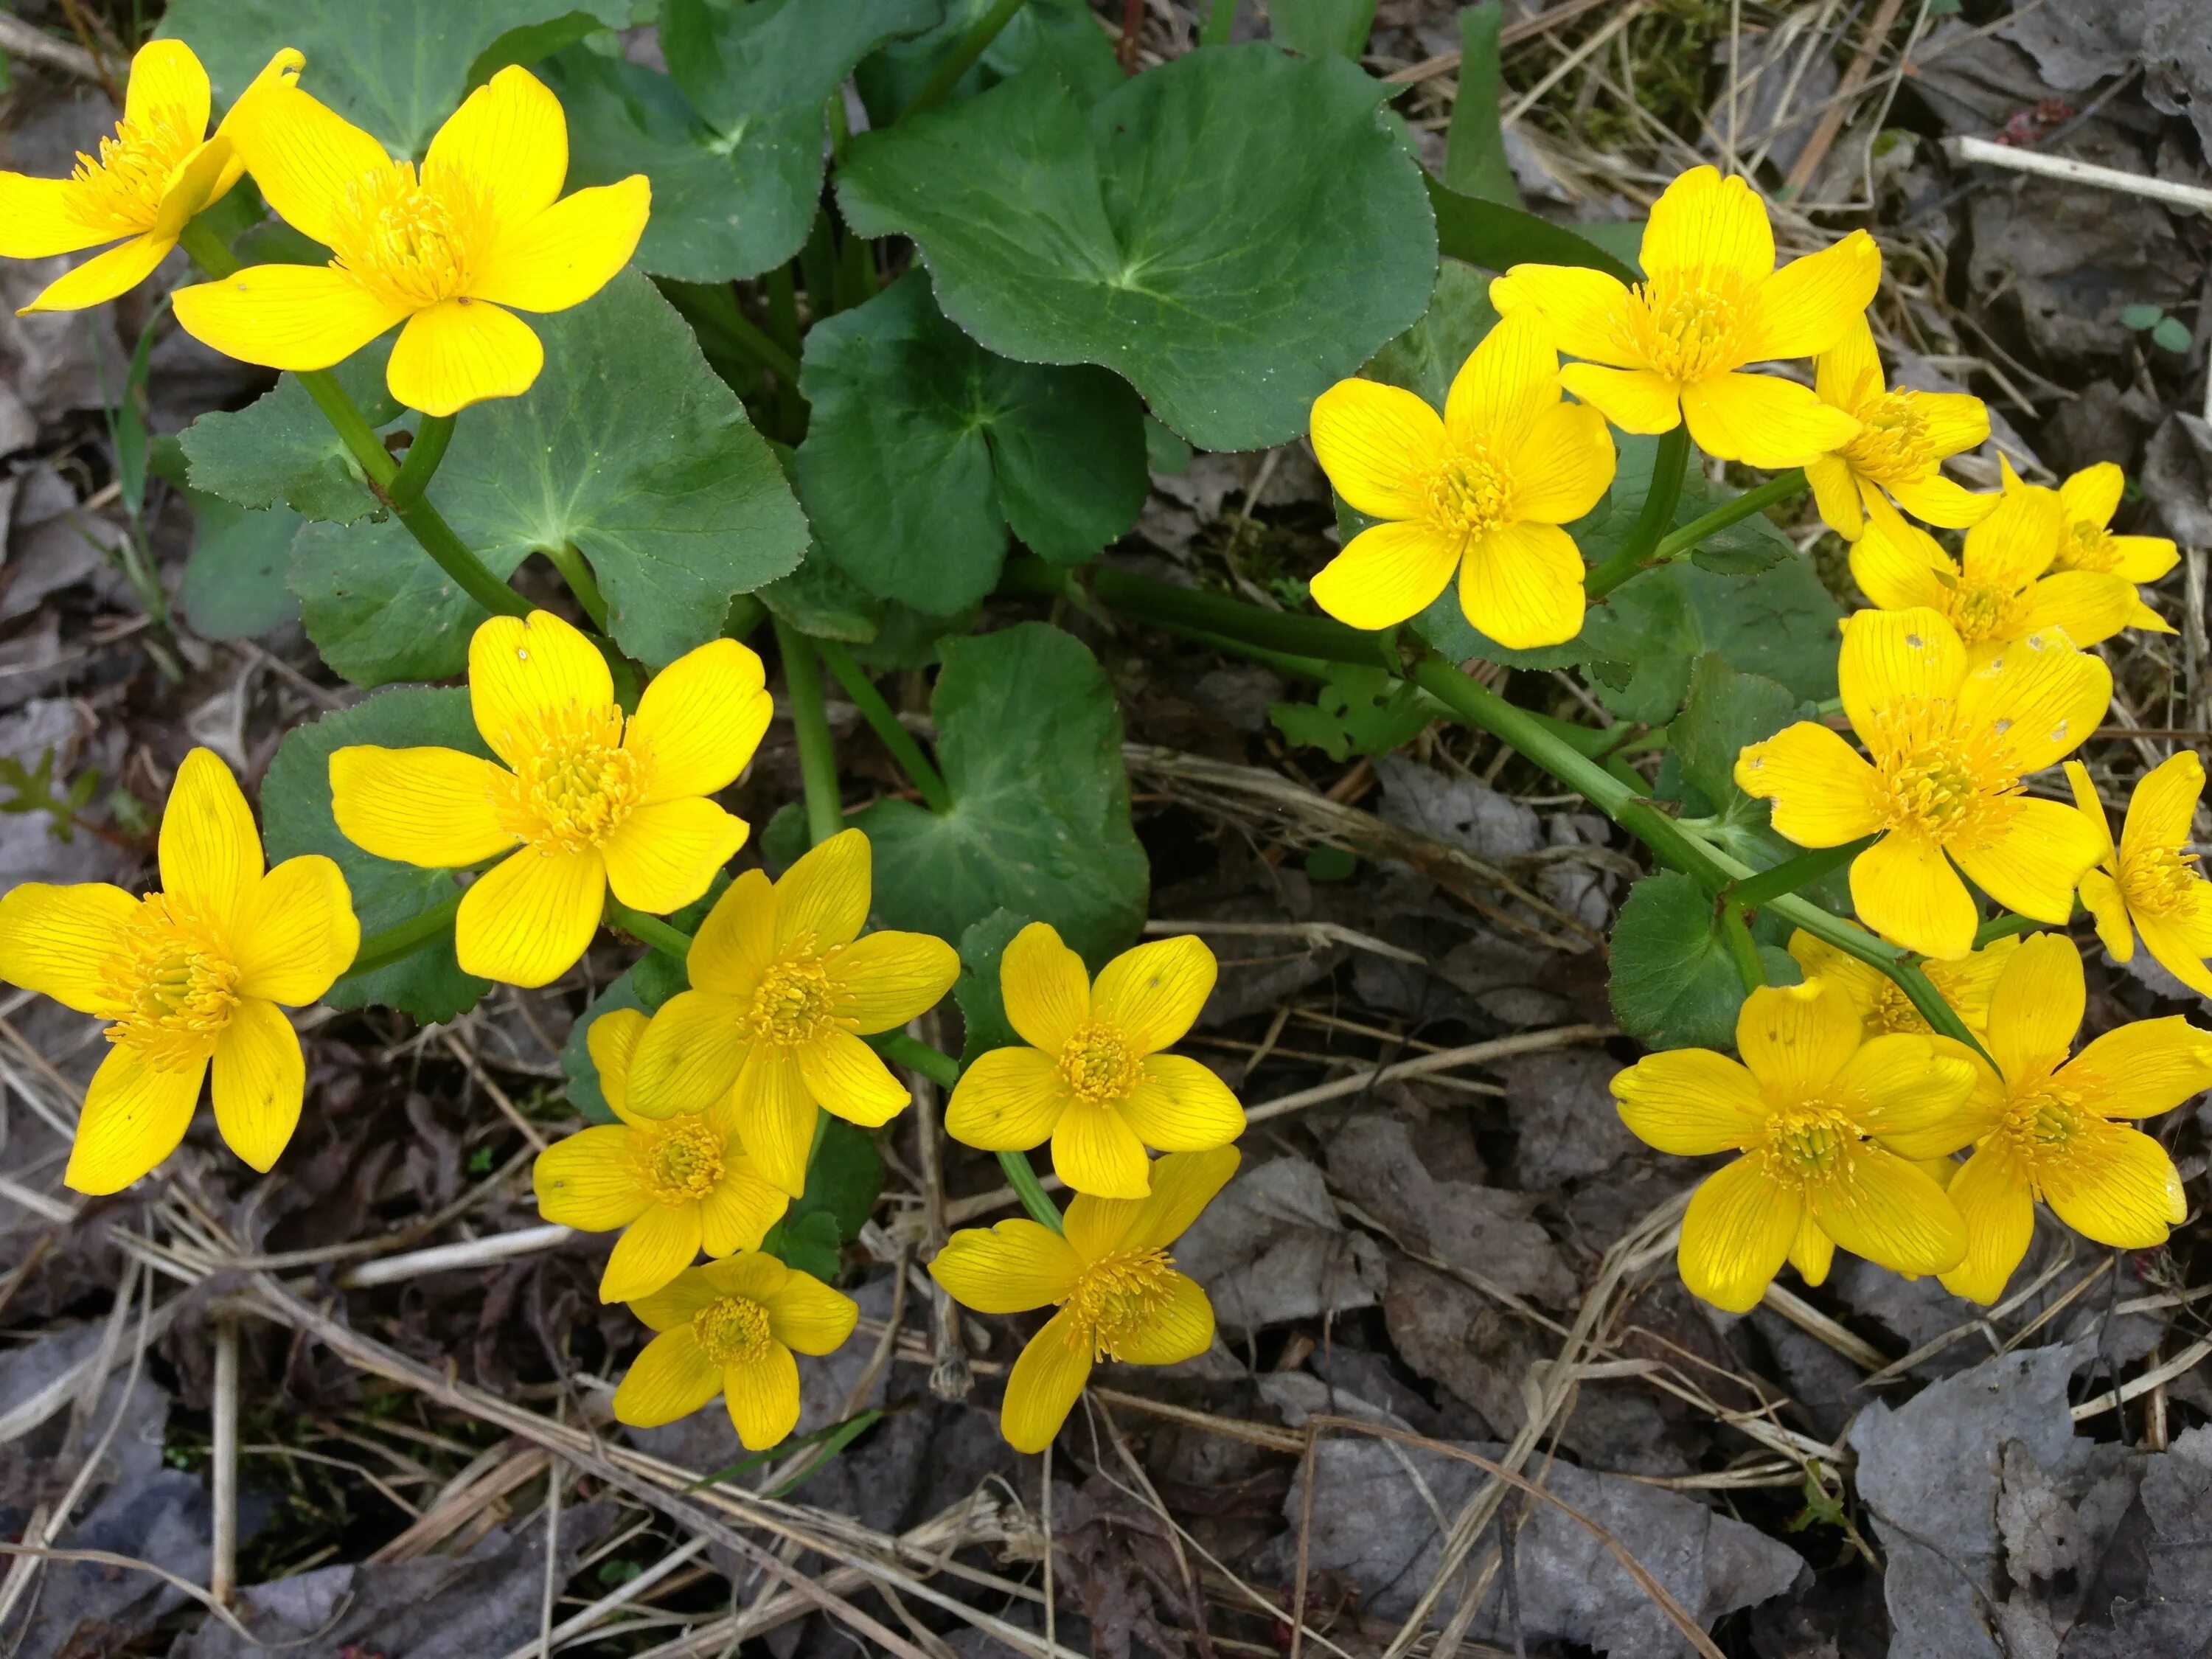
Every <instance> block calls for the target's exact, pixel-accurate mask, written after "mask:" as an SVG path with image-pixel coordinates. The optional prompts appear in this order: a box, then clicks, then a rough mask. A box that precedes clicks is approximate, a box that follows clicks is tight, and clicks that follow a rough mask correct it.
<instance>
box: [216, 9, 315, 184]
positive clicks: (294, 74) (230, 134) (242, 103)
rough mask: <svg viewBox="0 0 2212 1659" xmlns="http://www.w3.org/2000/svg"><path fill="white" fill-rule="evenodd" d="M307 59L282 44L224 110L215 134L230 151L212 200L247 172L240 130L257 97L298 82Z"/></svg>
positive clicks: (248, 119) (249, 114)
mask: <svg viewBox="0 0 2212 1659" xmlns="http://www.w3.org/2000/svg"><path fill="white" fill-rule="evenodd" d="M306 65H307V57H306V55H305V54H304V53H302V52H301V51H300V50H299V49H298V48H297V47H295V46H279V47H278V48H277V49H276V51H275V52H272V53H270V58H269V61H268V62H267V63H265V64H263V65H262V66H261V72H260V73H259V74H258V75H256V76H254V77H253V79H252V82H249V83H248V84H247V86H246V90H245V91H244V92H241V93H240V94H238V98H237V100H236V101H235V102H234V103H233V104H232V105H231V106H230V108H229V109H228V111H227V112H225V113H224V115H223V118H222V122H221V123H220V124H219V125H217V126H216V130H215V136H216V137H218V138H220V139H222V141H223V143H224V145H225V147H226V148H227V149H228V150H229V152H230V154H229V158H228V161H225V162H224V164H223V170H222V176H221V177H220V178H219V179H216V186H215V191H214V193H213V195H211V196H210V197H209V199H210V201H213V200H215V199H216V198H217V197H222V196H224V195H226V194H228V192H229V190H230V188H231V186H232V185H235V184H236V183H237V182H238V181H239V180H240V179H242V178H244V177H245V176H246V157H245V155H244V154H243V153H242V152H240V149H239V148H238V134H239V131H240V128H241V127H242V126H243V125H244V124H245V123H246V122H247V121H250V120H252V118H253V114H252V109H253V105H254V102H255V100H258V99H259V98H260V97H261V96H262V95H263V94H265V93H268V92H270V91H271V90H274V89H277V88H285V87H294V86H297V85H298V84H299V81H300V71H301V70H302V69H303V68H305V67H306Z"/></svg>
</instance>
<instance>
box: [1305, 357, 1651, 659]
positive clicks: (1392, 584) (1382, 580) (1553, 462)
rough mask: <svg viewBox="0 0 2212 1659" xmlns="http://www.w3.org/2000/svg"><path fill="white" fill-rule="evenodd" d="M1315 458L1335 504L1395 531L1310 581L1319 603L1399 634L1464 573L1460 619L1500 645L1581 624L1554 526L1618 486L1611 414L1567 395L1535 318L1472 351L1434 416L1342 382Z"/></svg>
mask: <svg viewBox="0 0 2212 1659" xmlns="http://www.w3.org/2000/svg"><path fill="white" fill-rule="evenodd" d="M1313 443H1314V453H1315V454H1316V455H1317V456H1319V457H1320V458H1321V464H1322V471H1325V472H1327V473H1328V478H1329V482H1330V483H1332V484H1334V485H1335V487H1336V492H1337V494H1338V495H1341V496H1343V497H1344V499H1345V500H1346V501H1347V502H1349V503H1350V504H1351V505H1352V507H1354V508H1356V509H1357V510H1358V511H1359V512H1361V513H1368V514H1370V515H1371V516H1373V517H1376V518H1378V519H1382V520H1385V521H1386V522H1384V523H1382V524H1378V525H1375V526H1370V528H1368V529H1366V530H1363V531H1361V532H1359V534H1358V535H1357V536H1355V537H1353V538H1352V540H1351V541H1350V542H1349V543H1348V544H1346V547H1345V549H1344V550H1343V551H1342V552H1341V553H1340V554H1338V555H1337V556H1336V557H1334V559H1331V560H1330V561H1329V562H1328V566H1327V567H1326V568H1324V569H1323V570H1322V573H1321V574H1319V575H1317V576H1316V577H1315V578H1314V580H1313V597H1314V603H1315V604H1316V605H1320V606H1321V608H1322V610H1324V611H1328V614H1329V615H1330V616H1332V617H1335V618H1337V620H1338V621H1340V622H1345V623H1350V624H1351V625H1352V627H1354V628H1390V627H1394V626H1395V625H1396V624H1397V623H1401V622H1403V621H1405V620H1406V618H1407V617H1411V616H1413V615H1414V614H1415V613H1416V612H1418V611H1422V610H1424V609H1425V608H1426V607H1427V606H1428V605H1429V603H1430V602H1431V600H1433V599H1435V598H1436V597H1437V594H1439V593H1441V592H1443V590H1444V585H1445V584H1446V583H1448V582H1449V581H1450V580H1451V578H1452V572H1453V571H1454V570H1455V569H1456V570H1457V571H1458V572H1459V603H1460V609H1461V610H1462V611H1465V612H1466V613H1467V619H1468V621H1469V622H1470V623H1474V626H1475V627H1477V628H1479V629H1481V630H1482V631H1483V632H1484V633H1486V634H1487V635H1490V636H1491V638H1492V639H1494V640H1496V641H1498V643H1500V644H1501V645H1505V646H1510V647H1515V648H1516V649H1519V648H1525V647H1530V646H1538V645H1557V644H1559V642H1560V641H1565V640H1571V639H1572V638H1574V637H1575V635H1577V634H1579V633H1581V632H1582V628H1583V556H1582V554H1581V553H1580V552H1579V551H1578V550H1577V548H1576V546H1575V544H1574V541H1573V538H1571V537H1570V536H1569V535H1568V534H1567V532H1565V531H1564V530H1562V529H1560V528H1559V526H1561V525H1563V524H1565V523H1566V522H1567V521H1568V520H1572V519H1578V518H1580V517H1582V515H1583V513H1587V512H1589V510H1590V509H1591V508H1592V507H1595V506H1596V505H1597V503H1598V501H1599V500H1600V499H1601V497H1602V496H1603V495H1604V494H1605V492H1606V487H1607V485H1608V484H1610V483H1612V482H1613V439H1612V437H1611V436H1610V435H1608V434H1607V431H1606V428H1605V416H1602V415H1601V414H1599V413H1598V411H1597V410H1595V409H1592V408H1590V407H1589V406H1588V405H1586V404H1571V403H1567V402H1565V400H1563V399H1562V398H1560V396H1559V354H1558V353H1557V352H1556V351H1554V350H1553V349H1552V344H1551V342H1550V340H1549V339H1548V338H1547V337H1546V335H1545V331H1544V330H1543V328H1542V327H1541V325H1539V324H1537V323H1535V322H1534V321H1533V320H1532V319H1527V318H1522V319H1519V320H1517V321H1516V320H1513V319H1508V320H1506V321H1504V322H1501V323H1499V324H1498V325H1497V326H1496V327H1495V328H1493V329H1492V330H1491V331H1490V332H1489V333H1488V334H1487V335H1486V336H1485V337H1484V338H1483V341H1482V343H1481V344H1480V345H1478V346H1477V347H1475V349H1474V352H1473V353H1472V354H1470V355H1469V356H1468V360H1467V362H1465V363H1464V364H1463V365H1462V367H1461V368H1460V371H1459V373H1458V374H1456V375H1455V376H1454V377H1453V380H1452V384H1451V391H1450V392H1449V395H1448V396H1447V397H1446V398H1445V401H1444V412H1443V417H1442V418H1441V419H1439V418H1438V416H1437V412H1436V410H1433V409H1431V408H1430V407H1429V405H1428V404H1425V403H1424V402H1423V401H1422V400H1421V399H1420V398H1417V397H1415V396H1414V395H1413V393H1412V392H1406V391H1403V390H1401V389H1400V388H1399V387H1397V386H1383V385H1382V384H1380V383H1379V382H1377V381H1374V380H1340V381H1338V382H1337V383H1336V384H1335V385H1334V386H1331V387H1330V388H1329V389H1328V391H1327V392H1322V395H1321V396H1320V397H1319V398H1316V399H1315V400H1314V407H1313Z"/></svg>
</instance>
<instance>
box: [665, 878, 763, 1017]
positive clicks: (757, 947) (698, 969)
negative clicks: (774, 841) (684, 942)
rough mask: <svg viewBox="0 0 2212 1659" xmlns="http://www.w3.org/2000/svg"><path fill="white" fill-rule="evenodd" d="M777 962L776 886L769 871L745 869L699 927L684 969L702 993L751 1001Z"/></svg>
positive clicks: (717, 900)
mask: <svg viewBox="0 0 2212 1659" xmlns="http://www.w3.org/2000/svg"><path fill="white" fill-rule="evenodd" d="M774 960H775V884H773V883H771V882H770V881H769V877H768V872H767V871H765V870H746V871H743V872H740V873H739V874H738V878H737V879H736V880H735V881H733V882H732V883H731V884H729V885H728V886H727V887H726V888H725V889H724V890H722V896H721V897H720V898H718V899H716V900H715V901H714V908H712V909H710V910H708V912H707V920H706V921H703V922H702V923H700V924H699V931H698V933H696V934H695V935H694V936H693V938H692V940H691V954H690V956H689V957H686V958H685V961H684V965H685V966H686V967H687V968H689V969H690V973H691V983H692V984H693V985H694V986H696V987H697V988H698V989H700V990H702V991H712V992H714V994H716V995H717V996H725V997H735V998H736V999H738V1000H739V1001H741V1002H750V1000H752V994H753V992H754V990H755V989H756V988H757V987H758V986H759V984H760V979H761V975H763V974H764V973H766V972H767V971H768V969H769V963H771V962H773V961H774Z"/></svg>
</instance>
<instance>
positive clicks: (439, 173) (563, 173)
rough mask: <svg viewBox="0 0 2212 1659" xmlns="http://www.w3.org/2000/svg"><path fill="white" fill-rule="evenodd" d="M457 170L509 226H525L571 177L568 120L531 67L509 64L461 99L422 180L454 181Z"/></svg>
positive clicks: (425, 160)
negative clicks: (528, 68) (569, 172)
mask: <svg viewBox="0 0 2212 1659" xmlns="http://www.w3.org/2000/svg"><path fill="white" fill-rule="evenodd" d="M456 173H458V174H459V175H460V177H461V179H462V180H464V181H465V182H464V183H463V185H462V186H461V187H462V188H463V189H467V188H469V187H470V186H473V187H474V189H475V191H477V194H479V195H480V196H481V197H483V200H484V201H485V202H486V203H487V204H489V209H490V211H491V213H492V216H493V219H494V222H495V224H497V225H498V226H499V228H501V230H503V231H511V230H513V228H515V227H518V226H520V225H523V224H526V223H528V222H530V221H531V220H532V219H534V218H535V217H537V216H538V215H539V214H541V213H543V212H544V210H546V209H547V208H549V207H550V206H552V205H553V200H554V197H557V196H558V195H560V193H561V185H562V180H564V179H567V178H568V118H567V117H566V116H564V115H563V114H562V112H561V100H559V99H557V98H556V97H555V96H554V95H553V94H552V93H551V92H550V91H549V90H547V88H546V86H545V83H544V82H542V81H540V80H539V79H538V77H537V76H534V75H532V73H531V72H530V71H529V70H526V69H522V68H520V67H517V66H515V65H513V64H509V65H508V66H507V68H505V69H503V70H500V71H499V73H498V74H496V75H495V76H492V77H491V79H490V80H489V81H488V82H485V83H484V84H483V86H480V87H478V88H477V89H476V90H475V91H474V92H472V93H471V94H469V95H468V96H467V97H466V98H465V99H463V100H461V106H460V107H459V109H457V110H455V111H454V112H453V113H452V114H451V115H449V116H447V118H446V124H445V125H443V126H441V127H440V128H439V129H438V131H437V136H436V137H434V138H432V139H431V140H430V148H429V149H428V151H426V152H425V153H424V155H423V157H422V179H423V182H424V183H425V184H426V185H430V186H431V187H433V188H438V187H441V186H449V185H450V184H451V182H452V180H451V175H453V174H456Z"/></svg>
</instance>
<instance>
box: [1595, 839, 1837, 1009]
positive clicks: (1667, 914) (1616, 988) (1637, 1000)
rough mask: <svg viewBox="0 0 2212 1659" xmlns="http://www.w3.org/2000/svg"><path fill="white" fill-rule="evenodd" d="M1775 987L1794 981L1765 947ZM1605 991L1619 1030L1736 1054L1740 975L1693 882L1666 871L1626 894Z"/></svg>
mask: <svg viewBox="0 0 2212 1659" xmlns="http://www.w3.org/2000/svg"><path fill="white" fill-rule="evenodd" d="M1612 961H1613V977H1612V979H1611V980H1610V981H1609V982H1608V984H1607V993H1608V994H1609V995H1610V997H1611V999H1612V1001H1613V1017H1614V1018H1616V1019H1618V1020H1620V1029H1621V1030H1624V1031H1626V1032H1627V1033H1628V1035H1629V1036H1632V1037H1635V1038H1637V1039H1638V1041H1640V1042H1644V1043H1646V1044H1648V1045H1649V1046H1650V1047H1651V1048H1723V1049H1728V1048H1735V1017H1736V1013H1737V1011H1738V1010H1739V1009H1741V1007H1742V1006H1743V999H1744V988H1743V980H1742V976H1741V975H1740V974H1739V973H1738V972H1737V971H1736V966H1735V962H1734V961H1733V960H1732V959H1731V958H1730V957H1729V951H1728V946H1727V945H1726V944H1725V943H1724V942H1723V939H1722V938H1721V932H1720V921H1719V918H1718V915H1717V911H1716V910H1715V908H1714V906H1713V901H1712V899H1711V896H1708V895H1707V894H1706V892H1705V890H1704V889H1703V888H1701V887H1699V885H1698V884H1697V882H1696V881H1695V880H1694V879H1692V878H1690V877H1688V876H1686V875H1684V874H1682V873H1681V872H1680V871H1678V870H1662V871H1660V872H1658V873H1657V874H1656V875H1650V876H1646V877H1644V879H1643V880H1641V881H1639V882H1638V883H1637V884H1635V885H1634V886H1633V887H1632V888H1630V889H1629V890H1628V898H1627V902H1625V903H1624V904H1622V906H1621V907H1620V916H1619V918H1618V919H1617V920H1616V921H1615V922H1614V924H1613V945H1612ZM1759 964H1760V966H1761V967H1763V968H1764V969H1765V971H1766V981H1767V983H1768V984H1770V985H1790V984H1794V983H1796V981H1797V978H1798V969H1797V965H1796V962H1795V961H1793V960H1792V959H1791V957H1790V955H1789V953H1788V952H1787V951H1782V950H1779V949H1777V948H1776V947H1775V946H1774V945H1771V944H1761V945H1759Z"/></svg>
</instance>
